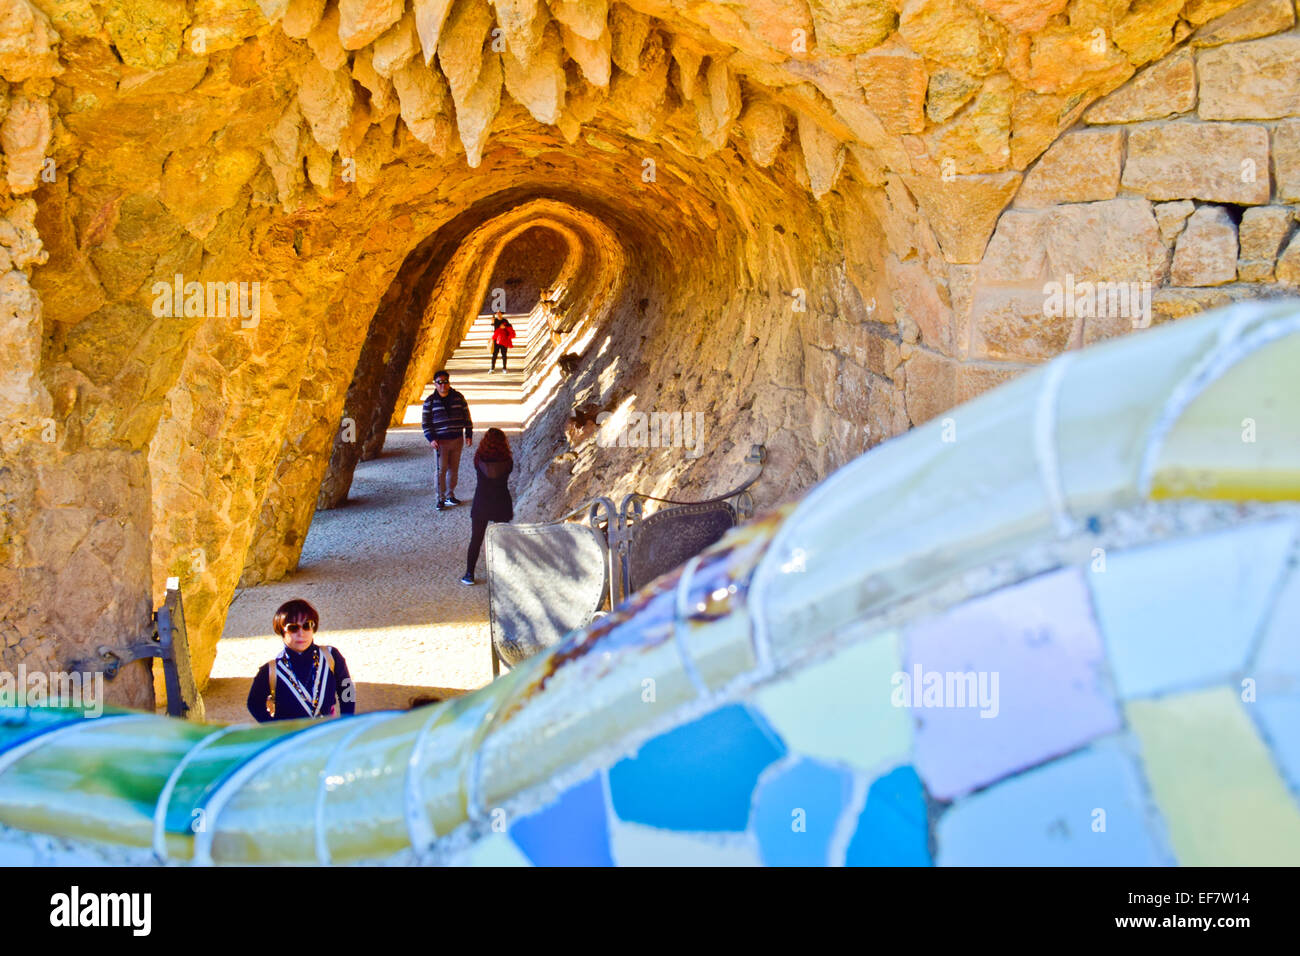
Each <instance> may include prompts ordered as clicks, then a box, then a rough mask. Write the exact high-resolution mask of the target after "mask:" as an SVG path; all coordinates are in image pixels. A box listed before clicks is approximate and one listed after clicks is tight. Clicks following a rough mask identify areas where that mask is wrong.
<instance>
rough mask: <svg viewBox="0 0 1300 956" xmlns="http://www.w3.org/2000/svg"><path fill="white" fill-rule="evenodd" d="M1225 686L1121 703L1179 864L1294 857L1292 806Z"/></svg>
mask: <svg viewBox="0 0 1300 956" xmlns="http://www.w3.org/2000/svg"><path fill="white" fill-rule="evenodd" d="M1248 706H1250V705H1249V704H1242V703H1241V702H1240V701H1239V700H1238V699H1237V695H1236V694H1235V693H1234V691H1233V689H1232V688H1231V687H1221V688H1216V689H1214V690H1207V691H1197V692H1195V693H1191V694H1178V695H1175V696H1171V697H1165V698H1161V699H1159V700H1139V701H1133V702H1132V703H1130V704H1128V705H1127V706H1126V708H1125V710H1126V712H1127V715H1128V720H1129V723H1130V725H1131V726H1132V728H1133V731H1134V732H1135V733H1136V734H1137V737H1138V740H1139V741H1140V742H1141V746H1142V760H1143V764H1144V767H1145V770H1146V775H1147V780H1148V781H1149V783H1150V786H1151V790H1152V792H1153V793H1154V795H1155V800H1156V805H1157V806H1158V807H1159V808H1160V812H1161V814H1162V815H1163V817H1164V819H1165V822H1166V824H1167V826H1168V828H1169V842H1170V844H1171V845H1172V846H1173V849H1174V853H1175V854H1176V855H1177V857H1178V862H1179V863H1181V864H1183V865H1184V866H1296V865H1297V864H1300V807H1297V805H1296V803H1295V801H1294V800H1293V799H1292V798H1291V796H1290V794H1289V793H1288V792H1287V789H1286V786H1285V785H1284V784H1283V782H1282V779H1281V777H1279V776H1278V772H1277V768H1276V764H1275V763H1274V760H1273V758H1272V755H1271V754H1270V753H1269V751H1268V749H1267V748H1266V747H1265V746H1264V743H1263V741H1261V740H1260V738H1259V736H1258V735H1257V734H1256V733H1255V729H1254V727H1253V726H1252V724H1251V722H1250V719H1249V717H1248V715H1247V714H1246V713H1245V712H1244V710H1243V709H1242V708H1243V707H1248Z"/></svg>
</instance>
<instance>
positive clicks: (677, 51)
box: [670, 34, 704, 101]
mask: <svg viewBox="0 0 1300 956" xmlns="http://www.w3.org/2000/svg"><path fill="white" fill-rule="evenodd" d="M670 49H671V50H672V54H673V59H674V60H675V61H676V62H677V81H678V86H679V87H680V89H681V92H682V99H684V100H687V101H690V100H692V99H694V98H695V80H696V77H698V76H699V75H700V64H701V63H703V62H704V54H703V53H701V52H700V51H699V50H697V49H696V48H695V47H693V46H691V45H690V44H689V43H687V42H686V41H684V40H683V39H682V38H681V36H680V35H678V34H673V40H672V45H671V47H670Z"/></svg>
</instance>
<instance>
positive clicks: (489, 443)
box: [460, 428, 515, 584]
mask: <svg viewBox="0 0 1300 956" xmlns="http://www.w3.org/2000/svg"><path fill="white" fill-rule="evenodd" d="M514 467H515V460H514V457H513V456H512V455H511V453H510V442H508V441H507V440H506V433H505V432H503V431H502V430H501V429H499V428H489V429H488V430H487V432H486V434H484V436H483V440H482V441H481V442H479V445H478V451H477V452H475V453H474V473H475V474H476V475H477V476H478V484H477V485H476V486H475V488H474V503H473V504H472V505H470V509H469V520H470V535H469V553H468V554H467V555H466V556H465V576H464V577H463V578H461V579H460V583H461V584H473V583H474V568H475V567H476V566H477V565H478V554H479V551H480V550H481V549H482V547H483V535H484V534H486V533H487V526H488V522H490V521H510V520H512V519H513V518H514V516H515V503H514V500H513V499H512V498H511V497H510V487H509V485H508V484H507V481H508V479H509V477H510V472H512V471H513V470H514Z"/></svg>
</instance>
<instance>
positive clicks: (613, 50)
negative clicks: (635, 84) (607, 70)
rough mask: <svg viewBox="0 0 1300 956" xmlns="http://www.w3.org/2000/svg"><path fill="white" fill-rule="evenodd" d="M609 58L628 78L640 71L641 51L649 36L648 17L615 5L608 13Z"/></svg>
mask: <svg viewBox="0 0 1300 956" xmlns="http://www.w3.org/2000/svg"><path fill="white" fill-rule="evenodd" d="M609 33H610V38H611V43H610V57H611V58H612V59H613V60H614V65H615V66H617V67H618V68H619V69H620V70H622V71H623V72H624V73H627V74H629V75H630V76H636V75H637V74H638V73H640V71H641V51H642V49H643V48H644V47H645V42H646V39H647V38H648V37H649V35H650V16H649V15H648V14H645V13H642V12H641V11H639V10H633V9H632V8H631V7H629V6H627V5H626V4H622V3H616V4H614V5H613V6H612V7H611V8H610V11H609Z"/></svg>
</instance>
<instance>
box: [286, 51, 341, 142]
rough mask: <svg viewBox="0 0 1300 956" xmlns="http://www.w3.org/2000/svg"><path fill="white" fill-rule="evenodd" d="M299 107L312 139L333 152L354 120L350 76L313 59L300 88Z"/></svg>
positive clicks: (305, 68) (305, 70) (306, 68)
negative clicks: (344, 131) (326, 67)
mask: <svg viewBox="0 0 1300 956" xmlns="http://www.w3.org/2000/svg"><path fill="white" fill-rule="evenodd" d="M298 106H299V107H300V108H301V109H302V115H303V116H304V117H305V118H306V120H307V123H308V125H309V126H310V127H311V135H312V138H313V139H314V140H315V141H316V142H317V143H318V144H319V145H320V147H321V148H322V149H324V150H327V151H328V152H331V153H332V152H334V150H336V149H338V148H339V141H340V139H341V137H342V135H343V130H344V129H346V128H347V126H348V124H349V123H350V122H351V120H352V76H351V74H349V72H348V71H347V70H327V69H325V67H323V66H322V65H321V64H320V63H318V62H316V61H314V60H313V61H312V62H310V63H308V64H307V66H306V67H304V69H303V71H302V85H301V86H300V87H299V88H298Z"/></svg>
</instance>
